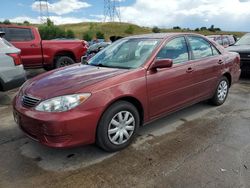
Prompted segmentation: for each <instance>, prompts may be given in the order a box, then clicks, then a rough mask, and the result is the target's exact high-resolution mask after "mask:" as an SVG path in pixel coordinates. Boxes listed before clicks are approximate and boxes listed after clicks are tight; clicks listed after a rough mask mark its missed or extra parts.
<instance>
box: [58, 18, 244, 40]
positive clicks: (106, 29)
mask: <svg viewBox="0 0 250 188" xmlns="http://www.w3.org/2000/svg"><path fill="white" fill-rule="evenodd" d="M59 27H60V28H62V29H64V30H68V29H71V30H72V31H73V32H74V33H75V36H76V37H77V38H80V39H82V38H83V35H84V33H91V34H92V35H95V34H96V32H102V33H104V36H105V39H106V40H108V39H109V37H110V36H114V35H115V36H123V37H125V36H129V35H137V34H146V33H152V28H149V27H140V26H138V25H135V24H130V23H116V22H113V23H101V22H84V23H78V24H64V25H59ZM161 32H195V31H193V30H189V29H161ZM195 33H200V34H203V35H214V34H233V35H236V36H237V37H241V36H242V35H243V34H244V32H227V31H216V32H211V31H209V30H205V31H198V32H195Z"/></svg>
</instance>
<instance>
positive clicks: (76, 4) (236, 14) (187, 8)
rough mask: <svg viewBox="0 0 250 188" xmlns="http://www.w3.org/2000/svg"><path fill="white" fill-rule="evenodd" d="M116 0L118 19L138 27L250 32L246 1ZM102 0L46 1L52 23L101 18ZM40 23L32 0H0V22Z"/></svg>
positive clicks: (35, 3) (249, 7) (36, 6)
mask: <svg viewBox="0 0 250 188" xmlns="http://www.w3.org/2000/svg"><path fill="white" fill-rule="evenodd" d="M112 1H119V4H120V12H121V20H122V22H129V23H134V24H137V25H140V26H147V27H153V26H157V27H161V28H171V27H173V26H180V27H182V28H190V29H195V28H197V27H202V26H205V27H210V26H211V25H215V27H219V28H221V29H223V30H226V31H250V0H112ZM103 9H104V0H49V16H50V19H51V20H52V21H53V22H54V23H55V24H65V23H79V22H85V21H93V22H100V21H103V20H104V15H103V14H104V10H103ZM5 19H9V20H10V21H12V22H23V21H25V20H27V21H29V22H31V23H39V22H40V13H39V3H38V2H36V0H1V5H0V21H3V20H5Z"/></svg>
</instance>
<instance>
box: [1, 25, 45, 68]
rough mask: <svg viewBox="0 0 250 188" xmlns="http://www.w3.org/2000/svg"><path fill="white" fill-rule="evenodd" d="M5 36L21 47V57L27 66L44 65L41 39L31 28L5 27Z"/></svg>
mask: <svg viewBox="0 0 250 188" xmlns="http://www.w3.org/2000/svg"><path fill="white" fill-rule="evenodd" d="M5 33H6V35H5V38H6V39H7V40H8V41H10V42H11V43H12V44H13V45H14V46H16V47H17V48H19V49H21V58H22V62H23V65H24V66H25V67H30V66H33V67H34V66H41V65H42V60H43V58H42V49H41V44H40V40H36V39H35V35H34V33H33V31H32V29H30V28H15V27H8V28H5Z"/></svg>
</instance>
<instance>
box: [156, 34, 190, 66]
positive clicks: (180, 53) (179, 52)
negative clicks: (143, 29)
mask: <svg viewBox="0 0 250 188" xmlns="http://www.w3.org/2000/svg"><path fill="white" fill-rule="evenodd" d="M157 58H158V59H172V60H173V63H174V64H176V63H182V62H186V61H188V60H189V57H188V48H187V43H186V40H185V38H184V37H178V38H175V39H173V40H171V41H170V42H168V43H167V45H166V46H165V47H163V48H162V49H161V51H160V52H159V53H158V55H157Z"/></svg>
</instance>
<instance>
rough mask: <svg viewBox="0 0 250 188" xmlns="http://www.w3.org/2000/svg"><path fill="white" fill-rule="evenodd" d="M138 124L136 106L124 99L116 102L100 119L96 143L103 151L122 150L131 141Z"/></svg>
mask: <svg viewBox="0 0 250 188" xmlns="http://www.w3.org/2000/svg"><path fill="white" fill-rule="evenodd" d="M139 125H140V117H139V113H138V110H137V109H136V107H135V106H134V105H133V104H131V103H129V102H126V101H119V102H116V103H114V104H113V105H112V106H110V107H109V108H108V109H107V110H106V111H105V112H104V114H103V116H102V118H101V119H100V122H99V125H98V128H97V137H96V143H97V145H98V146H99V147H101V148H102V149H104V150H105V151H109V152H115V151H119V150H122V149H124V148H126V147H127V146H128V145H129V144H130V143H131V142H132V140H133V138H134V136H135V134H136V132H137V130H138V127H139Z"/></svg>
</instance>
